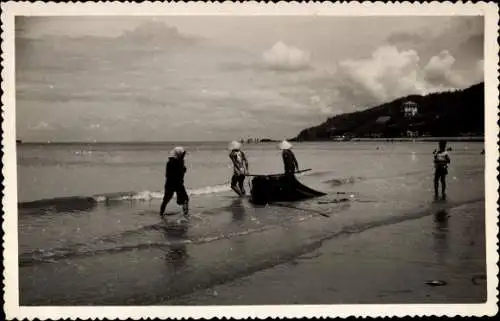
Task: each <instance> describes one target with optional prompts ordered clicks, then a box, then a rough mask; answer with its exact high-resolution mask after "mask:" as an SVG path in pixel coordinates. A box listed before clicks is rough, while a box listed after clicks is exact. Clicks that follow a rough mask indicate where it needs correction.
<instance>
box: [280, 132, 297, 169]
mask: <svg viewBox="0 0 500 321" xmlns="http://www.w3.org/2000/svg"><path fill="white" fill-rule="evenodd" d="M279 148H280V149H281V150H282V152H281V156H282V157H283V165H284V167H285V174H294V173H295V172H296V171H298V170H299V163H298V162H297V159H296V158H295V155H294V153H293V152H292V144H290V143H289V142H287V141H286V140H284V141H282V142H281V143H280V145H279Z"/></svg>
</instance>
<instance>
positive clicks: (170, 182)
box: [160, 146, 189, 217]
mask: <svg viewBox="0 0 500 321" xmlns="http://www.w3.org/2000/svg"><path fill="white" fill-rule="evenodd" d="M185 156H186V151H185V149H184V148H183V147H181V146H177V147H175V148H174V149H172V150H171V151H170V155H169V157H168V161H167V165H166V169H165V193H164V194H163V201H162V203H161V207H160V216H161V217H163V215H164V212H165V208H166V207H167V204H168V202H170V200H171V199H172V197H173V196H174V193H175V194H177V204H178V205H180V206H182V211H183V213H184V216H187V215H188V211H189V209H188V204H189V197H188V194H187V192H186V188H185V187H184V176H185V174H186V166H185V163H184V157H185Z"/></svg>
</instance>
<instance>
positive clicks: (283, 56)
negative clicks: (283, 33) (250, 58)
mask: <svg viewBox="0 0 500 321" xmlns="http://www.w3.org/2000/svg"><path fill="white" fill-rule="evenodd" d="M310 58H311V57H310V54H309V53H308V52H306V51H303V50H301V49H298V48H295V47H292V46H288V45H286V44H285V43H283V42H281V41H278V42H277V43H275V44H274V46H272V47H271V48H270V49H269V50H266V51H265V52H264V53H263V54H262V60H263V61H264V64H265V65H266V66H267V67H269V68H272V69H281V70H302V69H307V68H309V67H310Z"/></svg>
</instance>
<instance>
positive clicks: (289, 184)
mask: <svg viewBox="0 0 500 321" xmlns="http://www.w3.org/2000/svg"><path fill="white" fill-rule="evenodd" d="M309 170H310V169H307V170H302V171H298V172H296V173H300V172H306V171H309ZM247 176H252V177H253V178H252V188H251V191H250V201H251V202H252V203H253V204H257V205H265V204H269V203H273V202H293V201H298V200H303V199H308V198H313V197H319V196H324V195H326V194H325V193H323V192H319V191H316V190H313V189H312V188H309V187H307V186H305V185H303V184H302V183H300V182H299V181H298V180H297V178H296V177H295V175H285V174H271V175H247Z"/></svg>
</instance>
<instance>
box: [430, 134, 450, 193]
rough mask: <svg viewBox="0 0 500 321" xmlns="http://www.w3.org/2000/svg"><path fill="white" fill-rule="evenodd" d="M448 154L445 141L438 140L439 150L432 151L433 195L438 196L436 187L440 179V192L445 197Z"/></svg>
mask: <svg viewBox="0 0 500 321" xmlns="http://www.w3.org/2000/svg"><path fill="white" fill-rule="evenodd" d="M449 163H450V156H448V152H447V151H446V141H445V140H440V141H439V150H437V151H436V150H435V151H434V197H435V198H436V199H437V198H438V196H439V193H438V188H439V181H441V194H442V197H443V199H446V175H448V164H449Z"/></svg>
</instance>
